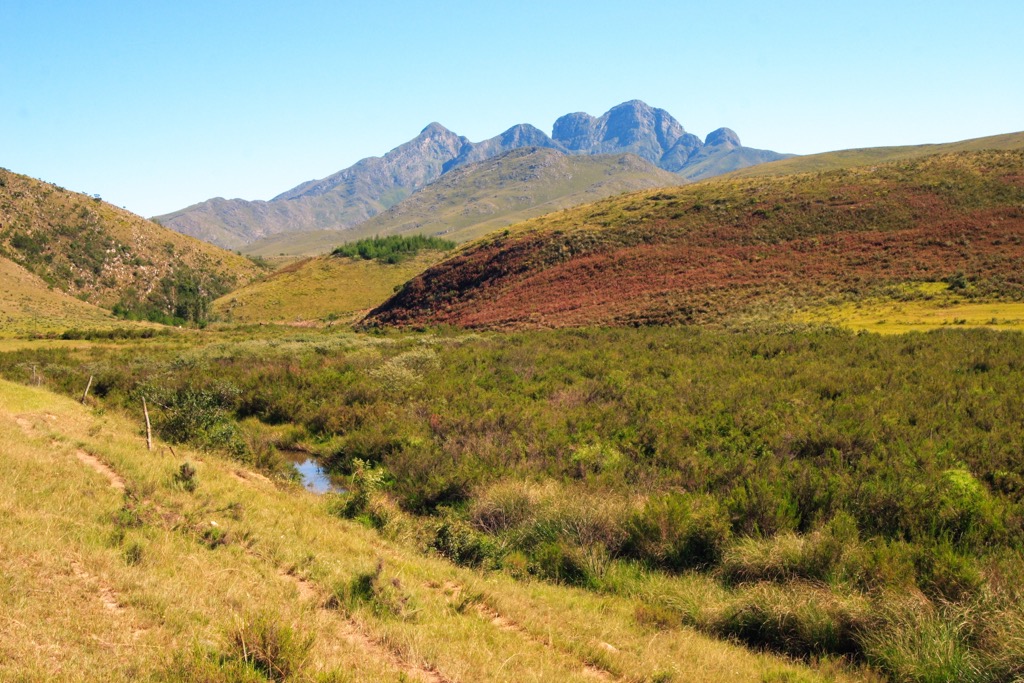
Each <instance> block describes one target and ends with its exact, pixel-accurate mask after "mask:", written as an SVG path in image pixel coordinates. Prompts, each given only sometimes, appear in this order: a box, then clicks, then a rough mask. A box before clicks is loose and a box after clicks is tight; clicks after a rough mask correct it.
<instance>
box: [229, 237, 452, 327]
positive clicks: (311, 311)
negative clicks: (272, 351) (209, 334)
mask: <svg viewBox="0 0 1024 683" xmlns="http://www.w3.org/2000/svg"><path fill="white" fill-rule="evenodd" d="M443 256H444V254H443V253H441V252H436V251H432V252H425V253H423V254H420V255H419V256H417V257H415V258H412V259H410V260H408V261H406V262H404V263H399V264H395V265H388V264H382V263H378V262H376V261H364V260H361V259H350V258H336V257H332V256H323V257H319V258H313V259H307V260H304V261H299V262H296V263H292V264H289V265H286V266H284V267H283V268H281V269H280V270H278V271H277V272H276V273H275V274H273V275H271V276H270V277H269V278H267V279H266V280H263V281H260V282H255V283H253V284H251V285H248V286H247V287H243V288H242V289H239V290H236V291H234V292H231V293H230V294H227V295H225V296H223V297H221V298H220V299H218V300H217V301H215V302H214V304H213V308H214V310H215V311H216V312H217V314H218V315H219V316H221V317H222V318H225V319H227V320H229V321H231V322H237V323H256V322H286V323H294V322H305V321H333V320H337V321H339V322H350V321H352V320H354V319H356V318H358V317H359V316H360V315H361V314H363V313H366V312H367V311H368V310H369V309H371V308H373V307H374V306H377V305H378V304H380V303H382V302H383V301H384V300H385V299H387V298H388V297H389V296H391V295H392V294H393V293H394V291H395V287H396V286H398V285H401V284H403V283H404V282H406V281H407V280H409V279H411V278H413V277H415V276H416V275H418V274H420V273H421V272H423V271H424V270H426V269H427V268H428V267H429V266H431V265H433V264H434V263H436V262H437V261H439V260H440V259H441V258H443Z"/></svg>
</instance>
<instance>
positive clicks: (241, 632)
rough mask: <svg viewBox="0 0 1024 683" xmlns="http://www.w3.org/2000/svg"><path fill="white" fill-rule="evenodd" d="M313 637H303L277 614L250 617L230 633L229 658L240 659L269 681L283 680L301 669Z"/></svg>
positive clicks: (307, 655)
mask: <svg viewBox="0 0 1024 683" xmlns="http://www.w3.org/2000/svg"><path fill="white" fill-rule="evenodd" d="M312 647H313V636H312V635H308V636H303V635H300V634H299V633H297V632H296V631H295V630H294V629H293V628H291V627H290V626H287V625H283V624H281V623H279V621H278V619H277V618H276V617H273V616H270V615H266V614H259V615H256V616H253V617H249V618H248V619H246V620H245V621H243V622H242V623H241V624H239V625H238V626H236V627H235V629H234V630H233V631H232V632H231V634H230V644H229V653H228V657H229V658H232V659H236V660H238V661H241V662H243V663H245V664H246V665H248V666H249V667H251V668H252V669H254V670H255V671H258V672H259V673H261V674H262V675H263V676H264V677H266V678H267V679H268V680H271V681H285V680H288V679H289V678H291V677H293V676H296V675H297V674H299V673H300V672H302V671H303V670H304V669H305V667H306V665H307V662H308V659H309V652H310V649H311V648H312Z"/></svg>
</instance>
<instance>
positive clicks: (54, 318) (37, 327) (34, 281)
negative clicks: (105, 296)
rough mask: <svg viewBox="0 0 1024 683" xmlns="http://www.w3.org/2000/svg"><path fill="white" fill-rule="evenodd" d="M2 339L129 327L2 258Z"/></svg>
mask: <svg viewBox="0 0 1024 683" xmlns="http://www.w3.org/2000/svg"><path fill="white" fill-rule="evenodd" d="M0 290H3V296H2V297H0V337H19V336H20V337H24V336H27V335H31V334H47V333H54V332H62V331H64V330H66V329H68V328H69V327H88V328H93V329H109V328H112V327H125V326H127V325H128V324H126V323H124V322H122V321H119V320H117V319H116V318H114V317H113V316H112V315H110V313H109V312H108V311H105V310H103V309H101V308H99V307H97V306H93V305H92V304H88V303H85V302H84V301H80V300H78V299H76V298H74V297H72V296H69V295H67V294H65V293H64V292H61V291H59V290H55V289H52V288H50V287H47V285H46V283H45V282H43V281H42V280H41V279H40V278H39V277H38V276H36V275H33V274H32V273H30V272H28V271H27V270H25V269H24V268H22V267H21V266H19V265H17V264H16V263H14V262H12V261H9V260H7V259H5V258H3V257H0Z"/></svg>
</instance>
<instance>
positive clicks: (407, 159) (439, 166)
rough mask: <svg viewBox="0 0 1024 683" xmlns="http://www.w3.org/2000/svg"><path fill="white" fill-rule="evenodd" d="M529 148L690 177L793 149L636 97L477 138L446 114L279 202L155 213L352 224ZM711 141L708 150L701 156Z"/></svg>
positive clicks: (171, 220)
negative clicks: (691, 171)
mask: <svg viewBox="0 0 1024 683" xmlns="http://www.w3.org/2000/svg"><path fill="white" fill-rule="evenodd" d="M720 130H723V129H719V131H720ZM716 133H718V131H715V132H713V133H712V134H711V135H709V136H708V139H711V136H713V135H715V134H716ZM732 137H733V138H734V139H735V142H736V144H737V145H738V144H739V138H738V137H737V136H735V134H733V136H732ZM522 147H544V148H550V149H553V150H556V151H558V152H561V153H563V154H567V155H598V154H621V153H633V154H636V155H637V156H639V157H640V158H642V159H645V160H646V161H649V162H651V163H653V164H655V165H656V166H658V167H659V168H662V169H663V170H668V171H670V172H674V173H681V174H683V175H682V179H683V180H685V179H686V175H685V170H686V168H687V166H688V164H689V160H690V159H691V158H694V161H695V163H697V162H699V163H700V164H701V171H700V173H699V177H709V176H711V175H714V174H715V173H717V167H716V165H715V159H717V158H718V156H722V157H723V158H725V157H726V156H727V155H731V158H730V159H729V161H728V162H727V163H726V165H725V166H724V167H723V168H724V170H725V171H730V170H734V169H735V168H740V167H742V166H743V165H746V164H748V163H762V162H763V161H766V160H775V159H782V158H785V157H786V156H787V155H783V154H779V153H777V152H771V151H767V150H752V149H751V148H745V147H738V148H739V149H743V150H747V149H751V152H750V153H748V154H745V155H736V154H733V152H734V148H733V147H731V146H728V145H721V144H711V145H710V146H709V145H708V144H707V143H706V142H705V141H702V140H701V139H700V138H698V137H697V136H695V135H693V134H691V133H687V132H686V131H685V129H684V128H683V126H682V124H680V123H679V122H678V121H676V119H674V118H673V117H672V116H671V114H669V113H668V112H667V111H665V110H663V109H656V108H653V107H650V106H649V105H647V104H646V103H644V102H642V101H640V100H631V101H629V102H625V103H623V104H620V105H617V106H615V107H612V108H611V109H610V110H608V111H607V112H605V114H603V115H602V116H599V117H593V116H590V115H589V114H585V113H581V112H577V113H574V114H567V115H565V116H562V117H560V118H559V119H558V120H557V121H556V122H555V125H554V126H553V128H552V135H551V136H548V135H547V134H546V133H544V132H543V131H541V130H540V129H538V128H536V127H534V126H532V125H530V124H518V125H516V126H512V127H511V128H509V129H507V130H506V131H504V132H503V133H501V134H499V135H497V136H494V137H492V138H489V139H487V140H483V141H481V142H471V141H469V140H468V139H467V138H465V137H463V136H460V135H457V134H456V133H454V132H452V131H450V130H448V129H447V128H445V127H444V126H443V125H441V124H439V123H436V122H435V123H431V124H429V125H428V126H426V127H425V128H424V129H423V130H422V131H420V133H419V134H418V135H417V136H416V137H415V138H413V139H412V140H410V141H408V142H406V143H403V144H402V145H399V146H398V147H395V148H394V149H392V150H391V151H389V152H387V153H386V154H384V155H383V156H381V157H367V158H365V159H361V160H360V161H357V162H356V163H355V164H353V165H352V166H349V167H348V168H345V169H343V170H341V171H338V172H337V173H334V174H331V175H329V176H327V177H325V178H320V179H314V180H308V181H305V182H303V183H300V184H299V185H297V186H295V187H294V188H292V189H290V190H287V191H285V192H282V193H280V194H278V195H277V196H275V197H274V198H272V199H270V200H269V201H262V200H257V201H248V200H243V199H224V198H220V197H218V198H213V199H210V200H206V201H204V202H200V203H198V204H193V205H191V206H189V207H186V208H184V209H181V210H179V211H174V212H171V213H168V214H164V215H162V216H157V217H155V219H154V220H157V221H159V222H160V223H161V224H162V225H165V226H167V227H169V228H171V229H174V230H177V231H179V232H182V233H185V234H188V235H192V236H194V237H198V238H199V239H203V240H205V241H208V242H211V243H213V244H217V245H218V246H222V247H225V248H229V249H239V248H241V247H243V246H245V245H246V244H249V243H251V242H253V241H255V240H258V239H262V238H267V237H270V236H273V235H277V234H280V233H289V232H300V231H311V230H318V229H337V230H344V229H347V228H351V227H353V226H355V225H358V224H359V223H362V222H363V221H365V220H367V219H369V218H371V217H372V216H375V215H377V214H379V213H381V212H383V211H385V210H387V209H388V208H390V207H392V206H394V205H395V204H398V203H399V202H400V201H402V200H404V199H405V198H406V197H408V196H409V195H410V194H412V193H413V192H415V191H417V190H419V189H420V188H422V187H425V186H426V185H428V184H430V183H431V182H433V181H434V180H436V179H437V178H439V177H441V176H443V175H444V174H446V173H449V172H450V171H452V170H454V169H456V168H459V167H461V166H464V165H468V164H472V163H479V162H481V161H485V160H487V159H491V158H494V157H496V156H500V155H501V154H504V153H507V152H509V151H511V150H513V149H519V148H522ZM706 148H707V151H706V153H705V154H704V156H702V157H699V158H697V157H696V156H695V155H696V154H697V153H698V152H700V151H701V150H705V149H706Z"/></svg>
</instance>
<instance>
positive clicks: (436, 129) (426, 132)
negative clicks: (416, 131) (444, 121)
mask: <svg viewBox="0 0 1024 683" xmlns="http://www.w3.org/2000/svg"><path fill="white" fill-rule="evenodd" d="M450 135H455V133H453V132H451V131H450V130H448V129H447V128H445V127H444V126H442V125H441V124H440V123H438V122H437V121H434V122H432V123H429V124H427V126H426V127H425V128H424V129H423V130H421V131H420V137H448V136H450ZM456 137H457V136H456Z"/></svg>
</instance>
